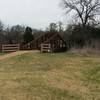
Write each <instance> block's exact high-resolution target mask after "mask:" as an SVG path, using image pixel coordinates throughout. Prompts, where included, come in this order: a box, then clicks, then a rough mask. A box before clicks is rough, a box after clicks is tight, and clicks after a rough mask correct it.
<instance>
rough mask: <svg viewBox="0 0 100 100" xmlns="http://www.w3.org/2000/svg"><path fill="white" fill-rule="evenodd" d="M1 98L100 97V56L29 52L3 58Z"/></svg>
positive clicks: (54, 99) (94, 99)
mask: <svg viewBox="0 0 100 100" xmlns="http://www.w3.org/2000/svg"><path fill="white" fill-rule="evenodd" d="M0 100H100V56H99V55H98V56H96V55H84V54H83V55H82V54H74V53H60V54H46V53H44V54H41V53H39V52H35V53H34V52H30V53H26V54H23V55H19V56H16V57H12V58H10V59H5V60H2V61H1V62H0Z"/></svg>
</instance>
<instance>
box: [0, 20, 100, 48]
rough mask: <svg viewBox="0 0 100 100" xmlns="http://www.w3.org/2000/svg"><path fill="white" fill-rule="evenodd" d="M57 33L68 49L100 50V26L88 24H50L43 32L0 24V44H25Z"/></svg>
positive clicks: (20, 26)
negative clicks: (48, 34) (44, 35)
mask: <svg viewBox="0 0 100 100" xmlns="http://www.w3.org/2000/svg"><path fill="white" fill-rule="evenodd" d="M48 32H52V33H58V34H60V35H61V36H62V38H64V40H65V41H66V43H67V46H68V49H70V48H83V47H85V46H87V47H92V48H99V49H100V44H99V43H100V26H99V24H98V25H94V24H88V25H86V26H85V28H84V27H83V26H82V24H69V25H67V26H66V27H65V26H64V25H63V23H62V22H58V23H50V25H49V26H48V27H47V28H46V29H45V30H38V29H32V28H31V27H25V26H22V25H15V26H12V27H5V26H4V24H3V23H2V22H0V44H15V43H20V44H23V45H24V44H27V43H28V42H30V41H32V40H34V39H36V38H37V37H38V36H40V35H42V34H46V33H48Z"/></svg>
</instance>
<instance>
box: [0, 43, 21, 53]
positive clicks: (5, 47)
mask: <svg viewBox="0 0 100 100" xmlns="http://www.w3.org/2000/svg"><path fill="white" fill-rule="evenodd" d="M19 50H20V45H19V44H6V45H2V52H16V51H19Z"/></svg>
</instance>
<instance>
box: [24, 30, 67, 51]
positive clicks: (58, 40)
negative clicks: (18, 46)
mask: <svg viewBox="0 0 100 100" xmlns="http://www.w3.org/2000/svg"><path fill="white" fill-rule="evenodd" d="M34 49H38V50H41V52H59V51H61V52H62V51H66V49H67V44H66V42H65V41H64V39H63V38H62V37H61V36H60V35H59V34H58V33H54V32H53V33H52V32H51V33H50V32H48V33H46V34H43V35H41V36H39V37H38V38H36V39H35V40H33V41H31V42H30V43H28V44H26V45H25V46H23V50H34Z"/></svg>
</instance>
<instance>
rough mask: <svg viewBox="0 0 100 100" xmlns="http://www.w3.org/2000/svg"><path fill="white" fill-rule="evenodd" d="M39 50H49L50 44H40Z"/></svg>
mask: <svg viewBox="0 0 100 100" xmlns="http://www.w3.org/2000/svg"><path fill="white" fill-rule="evenodd" d="M41 52H51V44H41Z"/></svg>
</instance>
